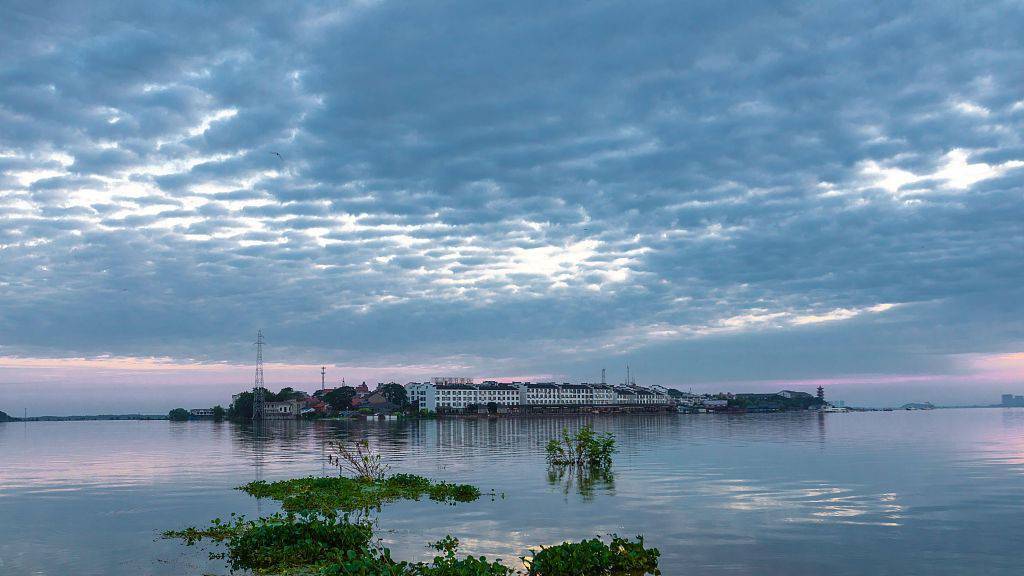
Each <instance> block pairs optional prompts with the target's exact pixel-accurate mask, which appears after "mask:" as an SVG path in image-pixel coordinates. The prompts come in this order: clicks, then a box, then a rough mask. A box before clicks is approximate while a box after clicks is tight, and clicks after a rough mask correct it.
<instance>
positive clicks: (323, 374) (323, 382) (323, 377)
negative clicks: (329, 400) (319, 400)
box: [320, 366, 327, 392]
mask: <svg viewBox="0 0 1024 576" xmlns="http://www.w3.org/2000/svg"><path fill="white" fill-rule="evenodd" d="M325 389H327V366H321V367H320V391H321V392H323V391H324V390H325Z"/></svg>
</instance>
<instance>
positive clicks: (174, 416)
mask: <svg viewBox="0 0 1024 576" xmlns="http://www.w3.org/2000/svg"><path fill="white" fill-rule="evenodd" d="M167 419H168V420H171V421H174V422H185V421H186V420H188V410H185V409H184V408H175V409H174V410H171V411H170V412H168V413H167Z"/></svg>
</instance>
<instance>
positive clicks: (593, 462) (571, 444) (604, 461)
mask: <svg viewBox="0 0 1024 576" xmlns="http://www.w3.org/2000/svg"><path fill="white" fill-rule="evenodd" d="M546 450H547V453H548V462H549V463H550V464H556V465H566V464H571V465H575V466H592V467H598V468H607V467H609V466H611V464H612V454H614V453H615V436H613V435H612V434H611V433H610V432H605V433H604V434H597V433H596V432H594V429H593V428H592V427H590V426H589V425H587V426H584V427H583V428H580V429H579V430H578V431H577V432H576V434H569V430H568V429H566V428H563V429H562V435H561V437H559V438H552V439H551V440H550V441H549V442H548V444H547V447H546Z"/></svg>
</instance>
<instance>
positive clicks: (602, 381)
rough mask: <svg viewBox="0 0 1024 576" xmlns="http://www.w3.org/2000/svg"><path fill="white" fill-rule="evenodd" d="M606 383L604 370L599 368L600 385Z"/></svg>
mask: <svg viewBox="0 0 1024 576" xmlns="http://www.w3.org/2000/svg"><path fill="white" fill-rule="evenodd" d="M607 383H608V382H607V381H605V379H604V368H601V384H607Z"/></svg>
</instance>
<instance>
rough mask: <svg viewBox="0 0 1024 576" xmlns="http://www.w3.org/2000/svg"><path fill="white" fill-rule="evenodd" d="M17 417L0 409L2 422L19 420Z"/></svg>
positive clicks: (0, 420)
mask: <svg viewBox="0 0 1024 576" xmlns="http://www.w3.org/2000/svg"><path fill="white" fill-rule="evenodd" d="M17 421H18V419H17V418H12V417H10V416H8V415H7V412H4V411H3V410H0V422H17Z"/></svg>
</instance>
